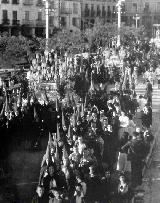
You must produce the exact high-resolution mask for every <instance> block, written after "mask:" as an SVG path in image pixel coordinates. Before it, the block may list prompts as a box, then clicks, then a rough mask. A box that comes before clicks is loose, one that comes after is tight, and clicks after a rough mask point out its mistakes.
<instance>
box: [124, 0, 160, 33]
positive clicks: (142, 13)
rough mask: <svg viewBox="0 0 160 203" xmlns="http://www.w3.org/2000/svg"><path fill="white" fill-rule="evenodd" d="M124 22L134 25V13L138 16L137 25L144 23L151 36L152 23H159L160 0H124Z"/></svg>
mask: <svg viewBox="0 0 160 203" xmlns="http://www.w3.org/2000/svg"><path fill="white" fill-rule="evenodd" d="M125 9H126V24H127V25H130V26H132V25H135V18H133V17H134V16H135V15H136V14H138V16H139V17H140V19H139V20H138V21H137V23H138V26H140V25H144V26H145V27H146V29H147V31H148V34H149V35H150V36H151V35H152V33H153V31H152V28H153V24H160V0H143V1H142V0H126V1H125Z"/></svg>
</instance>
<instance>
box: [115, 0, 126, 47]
mask: <svg viewBox="0 0 160 203" xmlns="http://www.w3.org/2000/svg"><path fill="white" fill-rule="evenodd" d="M124 1H125V0H118V3H117V5H116V6H117V10H118V36H117V47H119V46H120V45H121V38H120V28H121V6H122V2H124Z"/></svg>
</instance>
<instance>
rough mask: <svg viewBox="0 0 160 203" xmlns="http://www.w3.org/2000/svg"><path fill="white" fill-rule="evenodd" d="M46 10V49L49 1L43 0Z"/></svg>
mask: <svg viewBox="0 0 160 203" xmlns="http://www.w3.org/2000/svg"><path fill="white" fill-rule="evenodd" d="M45 10H46V50H48V39H49V2H48V0H46V1H45Z"/></svg>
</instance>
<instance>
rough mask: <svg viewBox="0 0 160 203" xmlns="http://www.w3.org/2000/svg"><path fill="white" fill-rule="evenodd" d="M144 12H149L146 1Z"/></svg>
mask: <svg viewBox="0 0 160 203" xmlns="http://www.w3.org/2000/svg"><path fill="white" fill-rule="evenodd" d="M144 12H145V13H148V12H149V3H148V2H145V7H144Z"/></svg>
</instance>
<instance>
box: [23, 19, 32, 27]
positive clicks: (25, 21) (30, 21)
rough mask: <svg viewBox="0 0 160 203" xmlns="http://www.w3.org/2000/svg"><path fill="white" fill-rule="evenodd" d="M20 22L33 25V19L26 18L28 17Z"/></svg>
mask: <svg viewBox="0 0 160 203" xmlns="http://www.w3.org/2000/svg"><path fill="white" fill-rule="evenodd" d="M22 24H23V25H30V26H32V25H34V21H33V20H28V19H23V20H22Z"/></svg>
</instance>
